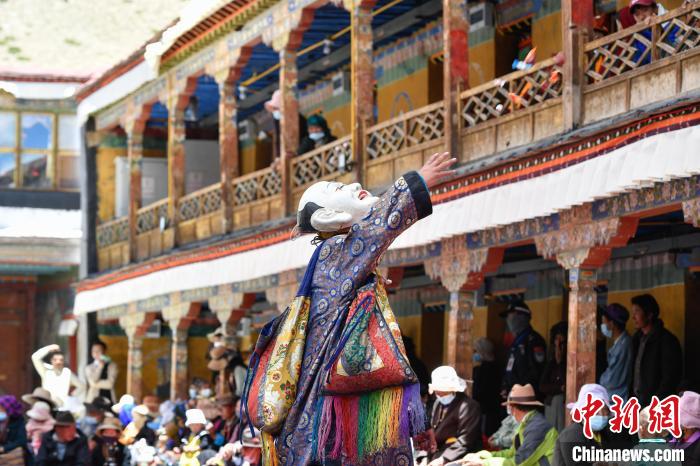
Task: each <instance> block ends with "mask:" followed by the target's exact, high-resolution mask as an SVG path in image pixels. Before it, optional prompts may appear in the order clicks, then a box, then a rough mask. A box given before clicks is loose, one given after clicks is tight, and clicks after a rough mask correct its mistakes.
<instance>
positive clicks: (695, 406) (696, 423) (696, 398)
mask: <svg viewBox="0 0 700 466" xmlns="http://www.w3.org/2000/svg"><path fill="white" fill-rule="evenodd" d="M679 410H680V422H681V425H682V426H683V427H689V428H691V429H700V394H698V393H695V392H691V391H687V392H684V393H683V396H681V402H680V406H679Z"/></svg>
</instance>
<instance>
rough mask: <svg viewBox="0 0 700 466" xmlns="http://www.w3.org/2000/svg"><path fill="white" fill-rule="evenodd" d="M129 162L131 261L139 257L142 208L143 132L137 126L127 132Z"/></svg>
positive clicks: (132, 126)
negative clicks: (139, 224) (140, 213)
mask: <svg viewBox="0 0 700 466" xmlns="http://www.w3.org/2000/svg"><path fill="white" fill-rule="evenodd" d="M126 137H127V146H126V150H127V160H128V163H127V164H128V166H129V213H128V215H129V261H130V262H134V261H136V259H137V256H138V245H137V241H136V236H137V233H138V232H137V215H138V210H139V209H140V208H141V160H142V158H143V131H142V130H140V129H139V128H137V127H136V126H135V125H131V127H130V128H128V130H127V135H126Z"/></svg>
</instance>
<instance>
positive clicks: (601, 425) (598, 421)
mask: <svg viewBox="0 0 700 466" xmlns="http://www.w3.org/2000/svg"><path fill="white" fill-rule="evenodd" d="M607 425H608V416H601V415H596V416H593V417H591V429H593V432H600V431H601V430H603V429H605V426H607Z"/></svg>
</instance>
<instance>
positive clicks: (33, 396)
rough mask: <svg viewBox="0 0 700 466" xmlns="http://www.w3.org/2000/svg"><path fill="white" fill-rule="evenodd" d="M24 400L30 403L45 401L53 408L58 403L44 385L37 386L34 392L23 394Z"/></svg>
mask: <svg viewBox="0 0 700 466" xmlns="http://www.w3.org/2000/svg"><path fill="white" fill-rule="evenodd" d="M22 401H24V402H25V403H27V404H28V405H33V404H34V403H36V402H37V401H43V402H45V403H48V405H49V406H51V409H55V408H56V404H57V403H56V401H55V400H54V399H53V397H52V396H51V393H50V392H49V391H48V390H47V389H45V388H43V387H36V388H35V389H34V391H33V392H32V393H28V394H26V395H22Z"/></svg>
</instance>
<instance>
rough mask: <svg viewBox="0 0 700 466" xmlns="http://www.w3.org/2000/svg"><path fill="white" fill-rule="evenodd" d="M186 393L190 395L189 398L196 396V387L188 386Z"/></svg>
mask: <svg viewBox="0 0 700 466" xmlns="http://www.w3.org/2000/svg"><path fill="white" fill-rule="evenodd" d="M188 394H189V395H190V399H193V398H197V389H196V388H190V389H189V391H188Z"/></svg>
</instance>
